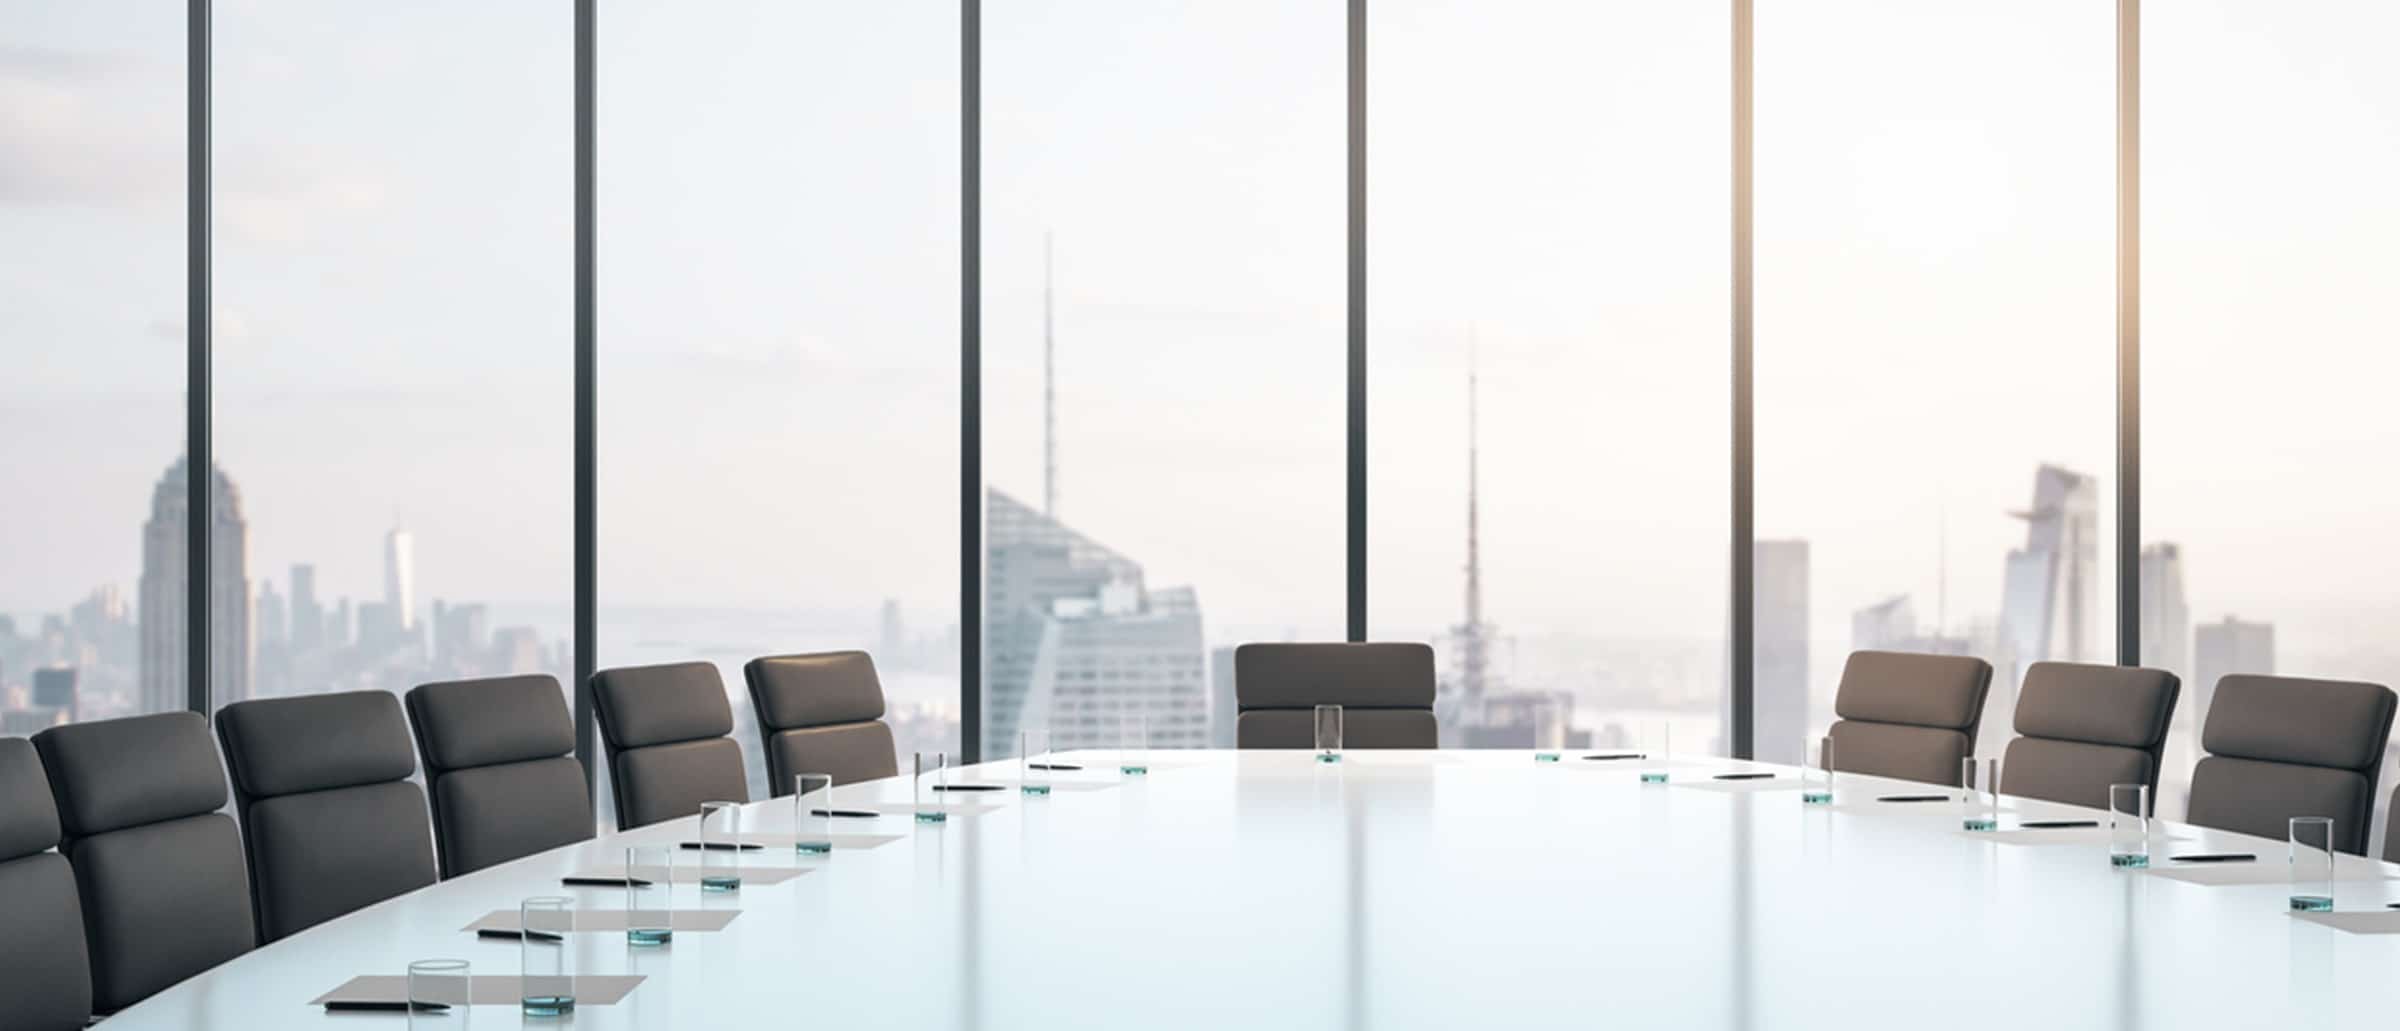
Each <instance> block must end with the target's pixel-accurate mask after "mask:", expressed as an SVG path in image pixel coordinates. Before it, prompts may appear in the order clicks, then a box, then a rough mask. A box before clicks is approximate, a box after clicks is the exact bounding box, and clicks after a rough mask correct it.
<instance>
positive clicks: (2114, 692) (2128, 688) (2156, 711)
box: [1835, 662, 2181, 809]
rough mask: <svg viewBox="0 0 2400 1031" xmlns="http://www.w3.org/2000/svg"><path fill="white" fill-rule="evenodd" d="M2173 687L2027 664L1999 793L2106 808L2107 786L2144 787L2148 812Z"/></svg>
mask: <svg viewBox="0 0 2400 1031" xmlns="http://www.w3.org/2000/svg"><path fill="white" fill-rule="evenodd" d="M2180 689H2181V682H2180V681H2177V680H2176V679H2175V674H2173V673H2169V672H2166V671H2165V670H2156V669H2136V668H2132V667H2127V666H2095V665H2087V664H2084V663H2076V662H2037V663H2034V664H2033V666H2032V667H2030V668H2028V669H2027V670H2026V671H2025V685H2024V687H2023V689H2021V690H2019V691H2018V692H2017V716H2016V723H2017V734H2018V737H2017V739H2016V740H2014V741H2011V742H2009V743H2008V752H2007V754H2006V755H2005V756H2004V757H2003V758H2002V759H2001V762H2000V790H2001V792H2002V793H2004V794H2010V795H2018V796H2022V797H2025V798H2042V799H2048V800H2050V801H2052V802H2064V803H2066V804H2068V805H2080V806H2088V807H2090V808H2093V809H2106V808H2108V788H2109V785H2111V784H2147V785H2149V786H2150V800H2151V801H2150V804H2151V806H2152V807H2153V808H2155V807H2156V806H2157V805H2158V763H2159V755H2160V753H2162V752H2164V751H2165V750H2166V747H2167V726H2168V724H2169V723H2170V722H2171V721H2172V720H2173V719H2174V718H2175V696H2176V694H2177V693H2178V692H2179V690H2180ZM1835 752H1836V754H1837V755H1838V754H1839V752H1840V749H1839V747H1838V746H1837V747H1836V749H1835Z"/></svg>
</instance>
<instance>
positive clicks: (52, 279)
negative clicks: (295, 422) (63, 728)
mask: <svg viewBox="0 0 2400 1031" xmlns="http://www.w3.org/2000/svg"><path fill="white" fill-rule="evenodd" d="M0 25H6V26H8V28H7V30H6V36H7V38H6V41H5V42H4V43H0V365H4V367H5V370H6V372H5V375H0V468H4V469H6V470H7V478H8V487H9V500H8V502H7V503H6V505H5V508H4V512H5V514H0V569H5V570H6V571H7V572H6V574H5V575H4V576H0V734H8V735H19V734H29V733H32V732H34V731H37V730H40V729H41V728H43V727H47V726H51V725H53V724H57V723H64V722H70V721H74V720H89V719H105V718H109V717H114V716H127V715H132V714H135V713H145V712H158V711H164V710H171V709H181V708H183V707H185V705H186V704H187V693H186V690H187V689H186V687H185V683H184V678H183V669H184V661H185V653H184V605H185V595H184V591H185V579H184V567H183V548H184V536H183V535H184V527H185V525H186V524H185V523H184V508H185V495H184V490H183V483H184V480H183V469H182V465H181V459H182V456H183V395H184V354H185V347H184V344H185V340H184V331H183V323H184V239H185V237H184V229H185V226H184V189H183V186H184V176H183V171H184V164H183V154H184V146H183V145H184V135H183V121H184V120H183V105H184V96H185V94H184V36H183V9H182V7H181V6H180V5H173V4H147V5H106V6H101V5H81V4H68V5H61V4H52V3H45V2H40V0H6V2H0Z"/></svg>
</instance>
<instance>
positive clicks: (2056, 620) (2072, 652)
mask: <svg viewBox="0 0 2400 1031" xmlns="http://www.w3.org/2000/svg"><path fill="white" fill-rule="evenodd" d="M2010 514H2011V515H2013V516H2015V517H2017V518H2019V519H2022V520H2024V521H2025V546H2024V547H2022V548H2017V549H2014V550H2011V551H2010V552H2009V553H2008V567H2007V577H2006V579H2005V580H2004V581H2003V585H2002V596H2001V599H2000V654H1998V655H1995V656H1993V657H1992V658H1993V663H1992V665H1993V667H1994V669H1993V673H1992V690H1991V693H1990V694H1989V695H1988V696H1987V699H1988V700H1987V701H1986V702H1985V705H1984V717H1985V722H1984V724H1983V725H1984V726H1986V727H2007V726H2010V725H2011V723H2010V719H2011V716H2012V714H2013V713H2015V712H2016V708H2017V685H2018V684H2021V683H2024V681H2025V668H2026V667H2028V666H2031V665H2033V664H2034V663H2036V662H2043V661H2048V660H2052V659H2056V660H2061V661H2065V662H2092V661H2101V660H2104V659H2105V658H2106V657H2105V656H2104V655H2103V654H2102V651H2101V648H2102V639H2101V635H2100V611H2099V604H2098V598H2099V590H2100V581H2099V576H2100V490H2099V487H2098V485H2097V484H2096V483H2094V482H2093V480H2092V478H2091V477H2089V476H2085V475H2083V474H2082V473H2078V472H2074V471H2072V470H2069V469H2064V468H2061V467H2059V466H2055V465H2044V466H2042V467H2040V468H2039V469H2036V470H2034V474H2033V506H2032V507H2031V508H2028V509H2026V510H2024V511H2021V512H2012V513H2010Z"/></svg>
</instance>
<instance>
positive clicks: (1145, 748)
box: [1117, 712, 1150, 777]
mask: <svg viewBox="0 0 2400 1031" xmlns="http://www.w3.org/2000/svg"><path fill="white" fill-rule="evenodd" d="M1121 732H1122V733H1123V734H1124V736H1125V754H1124V755H1121V756H1119V757H1118V758H1117V772H1118V773H1121V774H1124V775H1125V776H1128V777H1142V776H1148V775H1149V773H1150V717H1149V716H1148V715H1147V714H1144V713H1139V712H1134V713H1127V714H1126V715H1125V725H1124V727H1122V728H1121Z"/></svg>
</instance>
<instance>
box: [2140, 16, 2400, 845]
mask: <svg viewBox="0 0 2400 1031" xmlns="http://www.w3.org/2000/svg"><path fill="white" fill-rule="evenodd" d="M2142 32H2143V61H2142V108H2143V126H2142V208H2143V215H2142V266H2143V277H2142V292H2143V297H2142V321H2143V328H2142V362H2143V368H2142V379H2143V400H2142V404H2143V413H2144V419H2143V433H2142V450H2143V478H2142V499H2143V500H2142V538H2143V548H2142V555H2141V573H2142V584H2143V590H2142V598H2141V602H2142V628H2143V638H2142V659H2143V662H2144V663H2145V664H2146V665H2152V666H2159V667H2163V668H2166V669H2169V670H2173V671H2174V672H2176V673H2177V674H2179V675H2180V676H2181V677H2182V678H2183V681H2184V690H2183V697H2182V702H2181V711H2180V712H2179V713H2178V715H2177V717H2176V725H2177V727H2176V733H2175V736H2174V738H2173V739H2172V741H2171V745H2172V747H2171V749H2170V751H2169V758H2168V761H2167V763H2166V770H2167V776H2166V778H2165V783H2164V784H2163V785H2162V799H2163V801H2164V802H2165V803H2166V804H2164V805H2162V806H2161V807H2160V808H2161V811H2162V812H2167V813H2169V814H2170V815H2175V816H2180V815H2181V814H2182V809H2183V806H2182V795H2183V792H2184V790H2185V788H2186V786H2187V783H2188V778H2189V773H2190V769H2191V764H2192V762H2193V761H2194V760H2195V759H2197V757H2198V749H2197V745H2198V735H2199V728H2200V726H2201V723H2202V721H2203V719H2204V718H2205V716H2206V713H2207V710H2208V705H2209V701H2210V698H2211V695H2212V692H2213V691H2214V689H2215V687H2216V681H2217V678H2219V677H2221V676H2223V675H2225V674H2227V673H2279V674H2287V675H2293V676H2303V677H2324V678H2335V679H2359V680H2370V681H2374V682H2377V683H2383V684H2393V683H2400V644H2394V643H2393V635H2392V627H2393V626H2394V625H2395V623H2396V621H2400V591H2396V590H2395V589H2394V588H2393V586H2392V585H2393V583H2394V581H2395V577H2396V576H2400V558H2396V557H2395V556H2394V555H2393V554H2392V553H2391V552H2389V551H2387V550H2385V549H2383V548H2382V547H2380V546H2379V545H2378V543H2377V542H2378V541H2380V540H2382V539H2383V538H2384V537H2385V535H2386V534H2388V532H2389V529H2390V527H2391V526H2392V525H2393V524H2394V523H2395V522H2396V521H2400V488H2395V487H2394V486H2393V478H2392V477H2391V476H2390V475H2389V469H2390V467H2391V464H2392V455H2393V454H2394V452H2395V449H2396V448H2400V423H2395V422H2394V421H2393V419H2392V418H2391V417H2390V415H2389V409H2390V402H2389V398H2390V384H2391V379H2392V374H2393V372H2394V371H2395V369H2396V368H2400V364H2396V361H2395V359H2394V358H2393V354H2394V353H2395V351H2396V350H2400V349H2396V348H2395V347H2394V344H2395V343H2400V331H2395V330H2394V329H2393V320H2392V317H2391V304H2390V297H2391V294H2392V286H2391V283H2392V276H2391V267H2392V262H2391V258H2390V241H2391V240H2392V239H2393V238H2394V237H2395V236H2400V195H2395V193H2394V191H2393V188H2392V183H2393V181H2394V179H2395V177H2400V122H2395V121H2394V115H2393V112H2394V110H2395V108H2394V98H2395V97H2400V68H2395V67H2394V66H2393V65H2392V63H2391V61H2390V58H2389V52H2388V51H2389V47H2388V43H2389V41H2390V40H2391V39H2392V38H2394V34H2395V32H2400V9H2395V8H2394V7H2392V6H2391V5H2388V4H2381V3H2369V2H2342V3H2326V4H2299V5H2294V4H2277V3H2261V2H2255V0H2196V2H2192V3H2178V4H2164V3H2153V4H2150V5H2148V9H2147V10H2146V12H2145V16H2144V23H2143V29H2142ZM2384 783H2387V784H2388V783H2390V781H2389V779H2386V780H2385V781H2384ZM2378 812H2380V806H2379V807H2378ZM2377 848H2378V849H2380V844H2378V845H2377Z"/></svg>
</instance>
